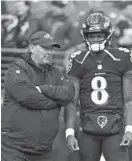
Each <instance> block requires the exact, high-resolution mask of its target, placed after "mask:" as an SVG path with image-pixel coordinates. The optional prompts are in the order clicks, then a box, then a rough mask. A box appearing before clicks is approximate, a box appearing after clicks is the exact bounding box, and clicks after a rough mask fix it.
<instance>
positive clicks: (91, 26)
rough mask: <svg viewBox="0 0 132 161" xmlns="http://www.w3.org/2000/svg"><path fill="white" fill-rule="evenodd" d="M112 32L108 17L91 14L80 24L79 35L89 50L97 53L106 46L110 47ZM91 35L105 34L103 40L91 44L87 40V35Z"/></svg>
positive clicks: (100, 14)
mask: <svg viewBox="0 0 132 161" xmlns="http://www.w3.org/2000/svg"><path fill="white" fill-rule="evenodd" d="M113 31H114V29H113V27H112V24H111V22H110V20H109V18H108V17H106V16H105V15H104V14H102V13H92V14H90V15H89V16H88V17H87V18H86V20H85V22H84V23H83V24H82V29H81V34H82V35H83V38H84V41H85V43H86V44H87V45H88V47H89V50H91V51H94V52H98V51H101V50H104V49H105V47H106V46H107V45H110V43H111V36H112V34H113ZM92 33H94V34H95V33H105V39H104V40H103V41H96V42H95V43H94V42H93V43H92V44H91V42H90V41H89V40H88V35H90V34H92Z"/></svg>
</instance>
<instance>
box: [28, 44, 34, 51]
mask: <svg viewBox="0 0 132 161" xmlns="http://www.w3.org/2000/svg"><path fill="white" fill-rule="evenodd" d="M29 50H30V51H31V53H34V50H35V45H33V44H29Z"/></svg>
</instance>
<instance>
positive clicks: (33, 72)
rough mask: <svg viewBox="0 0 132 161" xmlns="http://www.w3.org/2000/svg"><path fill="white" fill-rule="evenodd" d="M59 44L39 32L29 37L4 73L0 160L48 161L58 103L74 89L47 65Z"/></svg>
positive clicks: (57, 71)
mask: <svg viewBox="0 0 132 161" xmlns="http://www.w3.org/2000/svg"><path fill="white" fill-rule="evenodd" d="M54 47H57V48H60V45H59V44H57V43H56V42H54V39H53V38H52V37H51V36H50V35H49V34H48V33H45V32H43V31H38V32H37V33H35V34H34V35H32V36H31V38H30V40H29V50H28V52H27V54H23V55H22V56H21V58H20V59H19V60H18V61H16V62H15V63H13V64H12V65H11V66H10V67H9V69H8V72H7V74H6V76H5V98H4V108H3V109H2V132H1V133H2V138H1V140H2V144H1V156H2V161H51V160H52V143H53V141H54V139H55V137H56V135H57V133H58V122H59V120H58V118H59V112H60V109H61V106H65V105H67V104H68V103H69V102H70V101H71V100H72V98H73V96H74V88H73V87H72V85H71V83H70V82H69V81H68V80H66V79H65V78H64V77H63V75H62V73H61V71H60V70H59V69H58V68H57V67H55V66H53V65H51V63H50V62H51V58H52V53H53V49H54Z"/></svg>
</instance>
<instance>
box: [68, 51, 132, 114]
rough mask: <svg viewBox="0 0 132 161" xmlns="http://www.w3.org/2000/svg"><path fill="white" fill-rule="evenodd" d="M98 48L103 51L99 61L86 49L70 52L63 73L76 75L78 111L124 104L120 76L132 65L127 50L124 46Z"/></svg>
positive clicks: (112, 109) (110, 109)
mask: <svg viewBox="0 0 132 161" xmlns="http://www.w3.org/2000/svg"><path fill="white" fill-rule="evenodd" d="M102 52H107V54H106V55H105V57H104V59H103V61H102V62H98V61H96V55H94V54H92V53H91V52H89V51H88V52H87V51H78V52H75V53H73V54H72V55H71V56H70V64H69V66H68V67H69V68H68V73H67V74H68V75H72V76H74V77H77V78H79V79H80V104H81V112H85V113H86V112H97V111H98V112H99V111H101V112H110V111H111V112H114V111H115V112H116V111H117V110H118V111H122V108H123V107H124V101H123V85H122V78H123V76H124V74H125V73H127V72H128V71H129V70H131V69H132V60H131V59H132V58H131V57H130V56H131V55H130V52H129V50H128V49H125V48H118V49H109V50H105V51H102ZM108 53H110V54H111V55H112V56H110V55H109V54H108Z"/></svg>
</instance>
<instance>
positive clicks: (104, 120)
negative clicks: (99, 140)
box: [97, 116, 108, 128]
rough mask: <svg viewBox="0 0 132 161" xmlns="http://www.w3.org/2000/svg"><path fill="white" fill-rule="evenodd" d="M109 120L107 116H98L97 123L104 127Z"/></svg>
mask: <svg viewBox="0 0 132 161" xmlns="http://www.w3.org/2000/svg"><path fill="white" fill-rule="evenodd" d="M107 122H108V119H107V117H106V116H98V117H97V123H98V124H99V126H100V127H101V128H103V127H104V126H105V125H106V124H107Z"/></svg>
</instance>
